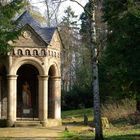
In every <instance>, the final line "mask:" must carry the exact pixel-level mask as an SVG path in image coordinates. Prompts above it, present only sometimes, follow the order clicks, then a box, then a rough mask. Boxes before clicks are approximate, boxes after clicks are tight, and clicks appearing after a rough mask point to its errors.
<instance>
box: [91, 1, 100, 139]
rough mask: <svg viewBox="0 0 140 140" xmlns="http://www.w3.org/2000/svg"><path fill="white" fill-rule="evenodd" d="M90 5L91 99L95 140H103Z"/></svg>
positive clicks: (94, 25) (94, 37) (93, 22)
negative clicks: (91, 50)
mask: <svg viewBox="0 0 140 140" xmlns="http://www.w3.org/2000/svg"><path fill="white" fill-rule="evenodd" d="M89 2H90V4H91V12H90V13H91V47H92V49H93V52H92V55H93V97H94V98H93V99H94V101H93V102H94V110H93V111H94V123H95V140H103V132H102V124H101V111H100V96H99V79H98V61H97V54H96V50H97V48H98V46H97V41H96V19H95V14H96V13H95V4H96V1H95V0H89Z"/></svg>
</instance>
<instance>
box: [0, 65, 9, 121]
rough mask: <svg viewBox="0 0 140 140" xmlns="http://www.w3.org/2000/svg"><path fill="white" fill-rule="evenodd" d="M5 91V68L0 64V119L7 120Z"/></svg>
mask: <svg viewBox="0 0 140 140" xmlns="http://www.w3.org/2000/svg"><path fill="white" fill-rule="evenodd" d="M7 89H8V88H7V72H6V67H5V66H4V65H2V64H0V119H6V118H7V96H8V95H7V93H8V91H7Z"/></svg>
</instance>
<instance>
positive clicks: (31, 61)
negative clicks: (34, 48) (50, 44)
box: [9, 58, 45, 75]
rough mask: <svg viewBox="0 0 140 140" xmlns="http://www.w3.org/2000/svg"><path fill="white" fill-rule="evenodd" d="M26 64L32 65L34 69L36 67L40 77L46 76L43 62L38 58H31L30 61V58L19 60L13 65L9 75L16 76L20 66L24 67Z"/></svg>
mask: <svg viewBox="0 0 140 140" xmlns="http://www.w3.org/2000/svg"><path fill="white" fill-rule="evenodd" d="M24 64H30V65H33V66H34V67H36V68H37V70H38V71H39V75H44V74H45V70H44V68H43V66H42V65H41V61H39V60H38V59H37V58H30V59H29V58H18V59H17V60H16V61H15V62H14V64H13V65H12V67H11V69H10V72H9V74H10V75H16V73H17V70H18V69H19V68H20V66H22V65H24Z"/></svg>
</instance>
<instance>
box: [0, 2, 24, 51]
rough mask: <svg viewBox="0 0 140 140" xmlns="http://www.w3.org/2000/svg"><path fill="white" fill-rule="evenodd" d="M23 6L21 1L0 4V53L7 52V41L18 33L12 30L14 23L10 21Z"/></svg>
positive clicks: (8, 46) (8, 47)
mask: <svg viewBox="0 0 140 140" xmlns="http://www.w3.org/2000/svg"><path fill="white" fill-rule="evenodd" d="M23 6H24V3H23V1H22V0H13V1H9V2H8V3H5V1H4V2H3V1H1V2H0V53H5V52H7V51H9V49H10V45H9V44H8V41H10V40H13V39H14V38H15V37H17V34H18V31H16V30H14V28H15V26H16V22H12V20H13V18H14V16H15V15H16V13H17V12H18V11H19V10H20V9H21V8H22V7H23Z"/></svg>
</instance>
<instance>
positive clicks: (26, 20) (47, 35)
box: [17, 11, 56, 44]
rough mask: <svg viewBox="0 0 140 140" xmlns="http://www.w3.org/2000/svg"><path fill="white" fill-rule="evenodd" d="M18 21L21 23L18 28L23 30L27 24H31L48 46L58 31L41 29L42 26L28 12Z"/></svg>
mask: <svg viewBox="0 0 140 140" xmlns="http://www.w3.org/2000/svg"><path fill="white" fill-rule="evenodd" d="M17 20H18V22H19V24H18V28H22V27H24V26H25V25H26V24H29V25H30V26H31V27H32V28H33V29H34V31H35V32H36V33H37V34H38V35H39V36H40V37H41V38H42V39H43V40H44V41H45V42H46V43H47V44H49V43H50V41H51V39H52V36H53V34H54V32H55V30H56V27H41V25H40V24H39V23H38V22H37V21H36V20H34V19H33V17H32V16H31V15H30V14H29V13H28V12H27V11H25V12H24V13H23V14H22V15H21V16H20V17H19V18H18V19H17Z"/></svg>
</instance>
